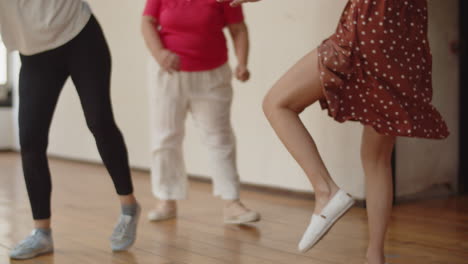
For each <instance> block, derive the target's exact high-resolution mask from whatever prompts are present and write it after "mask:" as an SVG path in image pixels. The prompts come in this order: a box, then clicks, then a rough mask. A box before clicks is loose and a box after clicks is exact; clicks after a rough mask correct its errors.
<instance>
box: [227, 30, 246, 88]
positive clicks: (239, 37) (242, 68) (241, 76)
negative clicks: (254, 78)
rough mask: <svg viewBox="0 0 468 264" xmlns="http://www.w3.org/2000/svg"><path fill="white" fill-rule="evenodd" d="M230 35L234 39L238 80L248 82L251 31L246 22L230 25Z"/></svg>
mask: <svg viewBox="0 0 468 264" xmlns="http://www.w3.org/2000/svg"><path fill="white" fill-rule="evenodd" d="M228 28H229V33H230V35H231V37H232V41H233V44H234V49H235V52H236V57H237V61H238V66H237V68H236V78H237V79H238V80H240V81H243V82H245V81H247V80H248V79H249V78H250V73H249V70H248V68H247V64H248V58H249V31H248V29H247V25H246V24H245V23H244V22H241V23H237V24H229V25H228Z"/></svg>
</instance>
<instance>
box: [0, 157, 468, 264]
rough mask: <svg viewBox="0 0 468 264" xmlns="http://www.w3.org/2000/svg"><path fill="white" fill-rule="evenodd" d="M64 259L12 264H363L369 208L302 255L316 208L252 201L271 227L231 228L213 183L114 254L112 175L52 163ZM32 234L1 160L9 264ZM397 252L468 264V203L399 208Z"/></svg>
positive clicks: (142, 178)
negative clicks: (111, 246) (224, 221)
mask: <svg viewBox="0 0 468 264" xmlns="http://www.w3.org/2000/svg"><path fill="white" fill-rule="evenodd" d="M51 170H52V172H53V178H54V179H53V180H54V196H53V208H54V211H53V215H54V226H53V230H54V239H55V248H56V252H55V254H54V255H49V256H43V257H40V258H37V259H35V260H30V261H21V262H15V261H11V263H25V264H29V263H38V264H39V263H40V264H48V263H56V264H69V263H77V264H87V263H99V264H107V263H115V264H134V263H139V264H146V263H148V264H150V263H151V264H158V263H164V264H182V263H185V264H215V263H236V264H237V263H252V264H279V263H283V264H293V263H294V264H295V263H298V264H301V263H302V264H306V263H307V264H310V263H313V264H322V263H323V264H332V263H346V264H352V263H357V264H363V263H364V261H363V256H364V253H365V248H366V239H367V229H366V214H365V210H364V209H360V208H353V209H352V210H351V212H350V213H348V214H347V215H346V216H345V217H344V218H343V219H342V220H341V221H340V222H338V224H337V225H336V226H335V227H334V229H332V230H331V231H330V233H329V234H328V235H327V236H326V238H325V239H324V240H323V241H321V242H320V243H319V244H318V245H317V246H316V247H315V248H314V249H313V250H311V251H310V252H308V253H307V254H300V253H299V252H298V251H296V244H297V242H298V240H299V238H300V236H301V234H302V231H303V230H304V228H305V227H306V224H307V222H308V219H309V217H310V212H311V208H312V207H313V202H312V201H309V200H300V199H296V198H288V197H278V195H271V194H264V193H255V192H248V191H246V192H243V193H242V196H243V199H244V201H245V203H246V204H247V205H249V206H250V207H252V208H254V209H257V210H259V211H260V212H261V213H262V215H263V220H262V221H261V222H260V223H258V224H254V225H249V226H225V225H223V224H222V222H221V217H222V215H221V205H222V204H221V202H220V201H219V200H217V199H215V198H213V197H212V196H211V189H210V188H211V187H210V185H208V184H205V183H197V182H194V183H192V184H191V192H190V200H187V201H184V202H182V203H181V205H180V209H181V210H180V217H179V218H178V219H177V220H173V221H167V222H163V223H159V224H154V223H149V222H147V221H146V219H145V218H144V217H143V219H142V221H141V222H140V229H139V232H138V235H139V237H138V241H137V242H136V244H135V246H134V247H133V248H132V250H130V251H129V252H126V253H118V254H113V253H111V251H110V249H109V243H108V237H109V235H110V234H111V232H112V228H113V226H114V221H115V220H116V218H117V215H118V213H119V206H118V203H117V200H116V197H115V196H114V191H113V188H112V184H111V181H110V178H109V177H108V176H107V174H106V171H105V169H104V168H103V167H101V166H97V165H85V164H80V163H74V162H69V161H60V160H52V162H51ZM134 180H135V187H136V191H137V195H138V198H139V199H140V202H141V203H142V205H143V208H144V212H143V216H146V213H147V210H148V208H150V206H151V205H152V203H153V198H152V196H151V192H150V189H149V186H150V181H149V177H148V173H142V172H135V173H134ZM30 231H31V220H30V209H29V204H28V201H27V195H26V192H25V187H24V182H23V178H22V174H21V164H20V159H19V156H18V155H17V154H12V153H0V264H3V263H10V260H9V259H8V251H9V249H10V248H11V247H12V246H13V245H14V244H15V242H17V241H19V240H20V239H22V238H24V236H26V235H27V234H28V233H29V232H30ZM387 252H388V254H389V257H390V258H389V262H390V263H392V264H399V263H401V264H406V263H408V264H432V263H438V264H462V263H463V264H467V263H468V197H461V198H460V197H459V198H451V199H445V200H431V201H426V202H419V203H408V204H404V205H399V206H397V207H396V208H395V210H394V214H393V216H392V223H391V227H390V232H389V236H388V243H387Z"/></svg>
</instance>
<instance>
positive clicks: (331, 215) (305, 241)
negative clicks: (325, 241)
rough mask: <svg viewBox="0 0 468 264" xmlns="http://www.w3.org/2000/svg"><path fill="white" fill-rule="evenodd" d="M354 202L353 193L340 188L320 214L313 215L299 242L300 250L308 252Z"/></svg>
mask: <svg viewBox="0 0 468 264" xmlns="http://www.w3.org/2000/svg"><path fill="white" fill-rule="evenodd" d="M353 204H354V199H353V198H352V197H351V195H349V194H347V193H346V192H345V191H343V190H341V189H340V190H338V192H337V193H336V194H335V196H333V198H332V199H331V200H330V201H329V202H328V204H327V205H326V206H325V208H323V210H322V212H321V214H320V215H312V218H311V220H310V224H309V226H308V227H307V229H306V231H305V233H304V235H303V236H302V239H301V241H300V242H299V246H298V248H299V251H301V252H306V251H308V250H309V249H311V248H312V247H313V246H314V245H315V244H316V243H317V242H318V241H319V240H320V239H321V238H322V237H323V236H324V235H325V234H326V233H327V231H328V230H330V228H331V227H332V226H333V224H335V223H336V221H338V219H340V217H342V216H343V215H344V214H345V213H346V212H347V211H348V210H349V209H350V208H351V207H352V206H353Z"/></svg>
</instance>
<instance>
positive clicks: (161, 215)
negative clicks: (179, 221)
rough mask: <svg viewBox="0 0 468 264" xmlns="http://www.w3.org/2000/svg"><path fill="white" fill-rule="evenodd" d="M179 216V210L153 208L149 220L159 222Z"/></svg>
mask: <svg viewBox="0 0 468 264" xmlns="http://www.w3.org/2000/svg"><path fill="white" fill-rule="evenodd" d="M176 217H177V210H162V209H158V210H152V211H150V212H149V213H148V220H150V221H152V222H159V221H164V220H169V219H173V218H176Z"/></svg>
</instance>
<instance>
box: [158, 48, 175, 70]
mask: <svg viewBox="0 0 468 264" xmlns="http://www.w3.org/2000/svg"><path fill="white" fill-rule="evenodd" d="M156 60H157V61H158V63H159V66H161V68H162V69H163V70H164V71H166V72H168V73H171V74H172V73H174V72H177V71H179V68H180V58H179V56H178V55H177V54H175V53H173V52H171V51H170V50H167V49H162V50H161V51H160V52H159V53H158V55H157V58H156Z"/></svg>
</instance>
